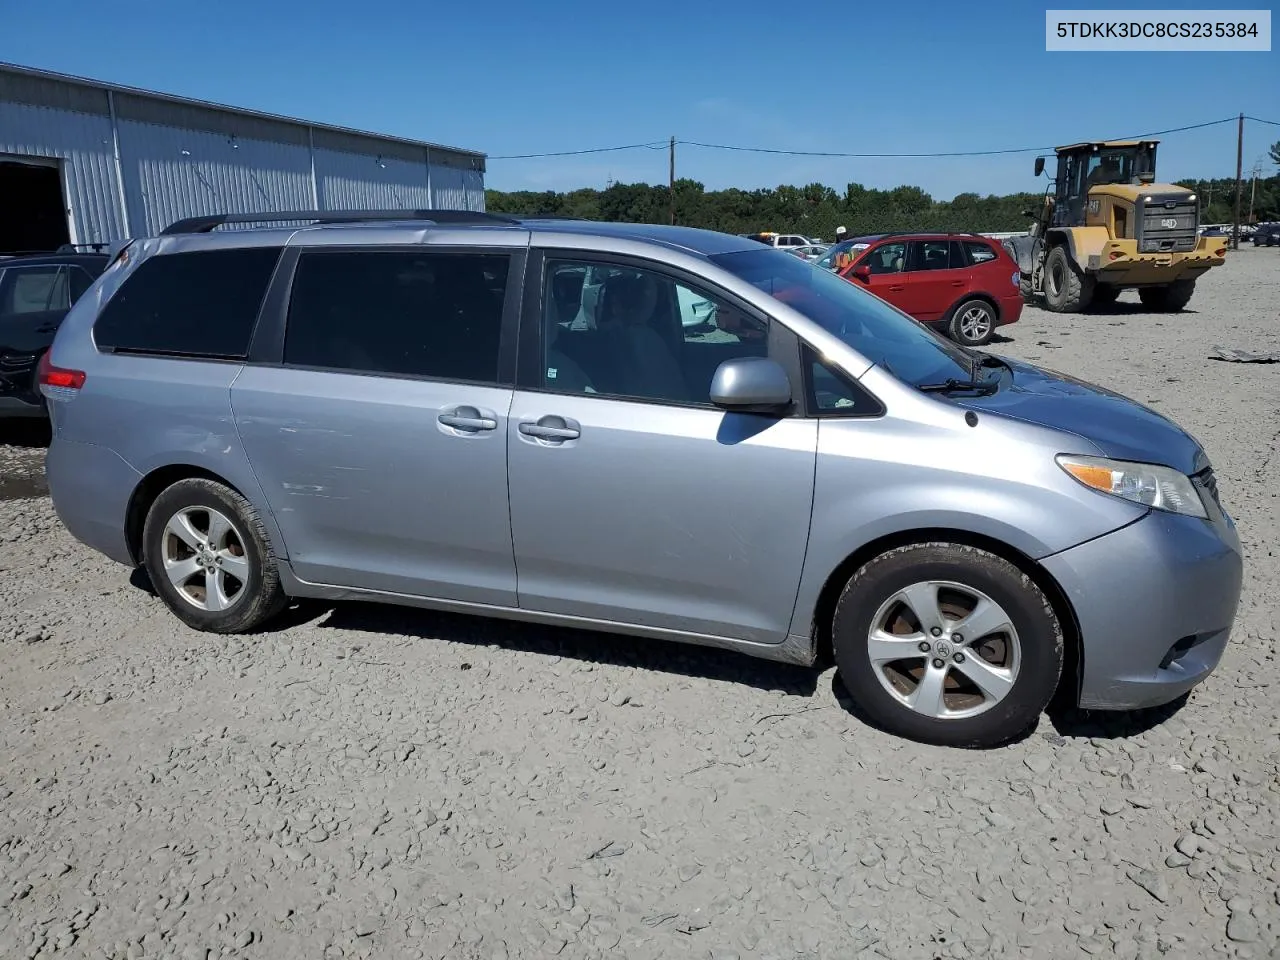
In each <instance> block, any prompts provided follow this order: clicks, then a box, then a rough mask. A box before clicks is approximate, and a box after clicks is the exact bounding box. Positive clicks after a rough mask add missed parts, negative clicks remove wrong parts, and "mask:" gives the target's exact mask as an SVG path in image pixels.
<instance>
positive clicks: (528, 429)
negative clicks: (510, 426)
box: [517, 416, 582, 443]
mask: <svg viewBox="0 0 1280 960" xmlns="http://www.w3.org/2000/svg"><path fill="white" fill-rule="evenodd" d="M517 429H518V430H519V431H520V432H521V433H522V434H524V435H525V436H526V437H533V438H534V439H536V440H549V441H551V442H553V443H563V442H564V441H565V440H577V439H578V437H580V436H581V435H582V431H581V430H579V429H578V424H577V423H575V422H574V421H572V420H566V419H565V418H564V417H557V416H546V417H539V418H538V420H537V422H536V423H531V422H529V421H527V420H526V421H524V422H523V423H521V424H520V425H519V427H517Z"/></svg>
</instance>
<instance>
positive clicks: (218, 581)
mask: <svg viewBox="0 0 1280 960" xmlns="http://www.w3.org/2000/svg"><path fill="white" fill-rule="evenodd" d="M142 543H143V558H144V559H143V563H144V564H145V566H146V569H147V573H148V575H149V576H150V578H151V584H152V586H153V587H154V588H155V590H156V593H158V594H159V595H160V598H161V599H162V600H164V602H165V605H166V606H168V608H169V610H170V611H171V612H172V613H173V614H174V616H176V617H177V618H178V619H179V620H181V621H182V622H183V623H185V624H186V625H187V626H189V627H192V628H194V629H196V630H203V631H207V632H210V633H248V632H250V631H252V630H254V629H256V628H257V627H259V626H261V625H262V624H263V623H265V622H266V621H267V620H269V619H270V618H271V617H273V616H275V615H276V614H277V613H279V612H280V611H281V610H282V609H283V608H284V606H285V604H286V603H287V602H288V597H286V596H285V593H284V590H283V589H282V588H281V586H280V575H279V572H278V570H277V569H276V558H275V555H274V554H273V553H272V551H271V542H270V541H269V540H268V539H267V532H266V529H265V528H264V527H263V524H262V519H261V517H259V516H258V512H257V511H256V510H254V508H253V506H252V505H251V504H250V503H249V501H248V500H246V499H245V498H244V497H242V496H240V494H238V493H236V492H235V491H234V490H232V489H231V488H230V487H227V486H226V485H224V484H221V483H217V482H216V481H213V480H206V479H204V478H191V479H188V480H180V481H178V482H177V483H175V484H173V485H172V486H170V487H168V488H167V489H165V490H164V491H163V492H162V493H161V494H160V496H158V497H157V498H156V500H155V503H153V504H152V505H151V509H150V511H148V513H147V520H146V523H145V524H144V526H143V529H142Z"/></svg>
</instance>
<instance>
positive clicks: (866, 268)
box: [853, 263, 871, 280]
mask: <svg viewBox="0 0 1280 960" xmlns="http://www.w3.org/2000/svg"><path fill="white" fill-rule="evenodd" d="M853 275H854V276H855V277H857V278H858V279H859V280H870V279H871V264H869V263H860V264H858V265H857V266H856V267H854V268H853Z"/></svg>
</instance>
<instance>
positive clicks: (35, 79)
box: [0, 63, 485, 253]
mask: <svg viewBox="0 0 1280 960" xmlns="http://www.w3.org/2000/svg"><path fill="white" fill-rule="evenodd" d="M484 161H485V158H484V154H482V153H477V152H474V151H470V150H461V149H456V148H453V147H443V146H439V145H437V144H433V143H423V142H420V141H416V140H404V139H400V138H398V137H384V136H379V135H377V134H371V133H364V132H362V131H357V130H348V129H345V128H342V127H334V126H327V125H325V124H320V123H308V122H306V121H303V120H290V119H288V118H286V117H277V116H272V115H270V114H265V113H258V112H255V111H252V110H241V109H237V108H234V107H224V106H219V105H217V104H212V103H204V102H202V101H198V100H188V99H184V98H182V97H174V96H169V95H167V94H160V93H150V92H147V91H145V90H135V89H131V88H128V87H121V86H114V85H112V84H107V83H99V82H97V81H94V80H85V79H81V78H78V77H70V76H64V75H62V74H56V73H49V72H46V71H42V70H33V69H29V68H26V67H19V66H15V65H12V64H3V63H0V253H5V252H13V251H17V250H48V249H53V248H55V247H57V246H58V245H59V244H62V243H98V242H110V241H114V240H121V239H124V238H127V237H134V236H141V235H146V234H154V233H156V232H158V231H160V230H162V229H163V228H164V227H166V226H168V225H169V224H170V223H172V222H173V221H175V220H178V219H181V218H183V217H189V216H196V215H199V214H208V213H220V212H227V211H229V212H235V213H256V212H260V211H262V212H265V211H270V210H356V209H422V208H434V209H451V210H483V209H484V171H485V163H484Z"/></svg>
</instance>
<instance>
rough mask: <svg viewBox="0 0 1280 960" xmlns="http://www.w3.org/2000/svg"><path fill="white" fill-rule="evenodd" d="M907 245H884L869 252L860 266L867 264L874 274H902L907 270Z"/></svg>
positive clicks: (860, 262)
mask: <svg viewBox="0 0 1280 960" xmlns="http://www.w3.org/2000/svg"><path fill="white" fill-rule="evenodd" d="M906 260H907V245H906V244H905V243H901V242H895V243H882V244H880V246H878V247H876V248H875V249H873V250H869V251H868V252H867V253H866V255H865V256H863V258H862V259H861V260H859V261H858V265H859V266H861V265H862V264H864V263H865V264H866V265H867V266H869V267H870V268H871V272H872V273H901V272H902V271H903V270H904V269H906Z"/></svg>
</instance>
